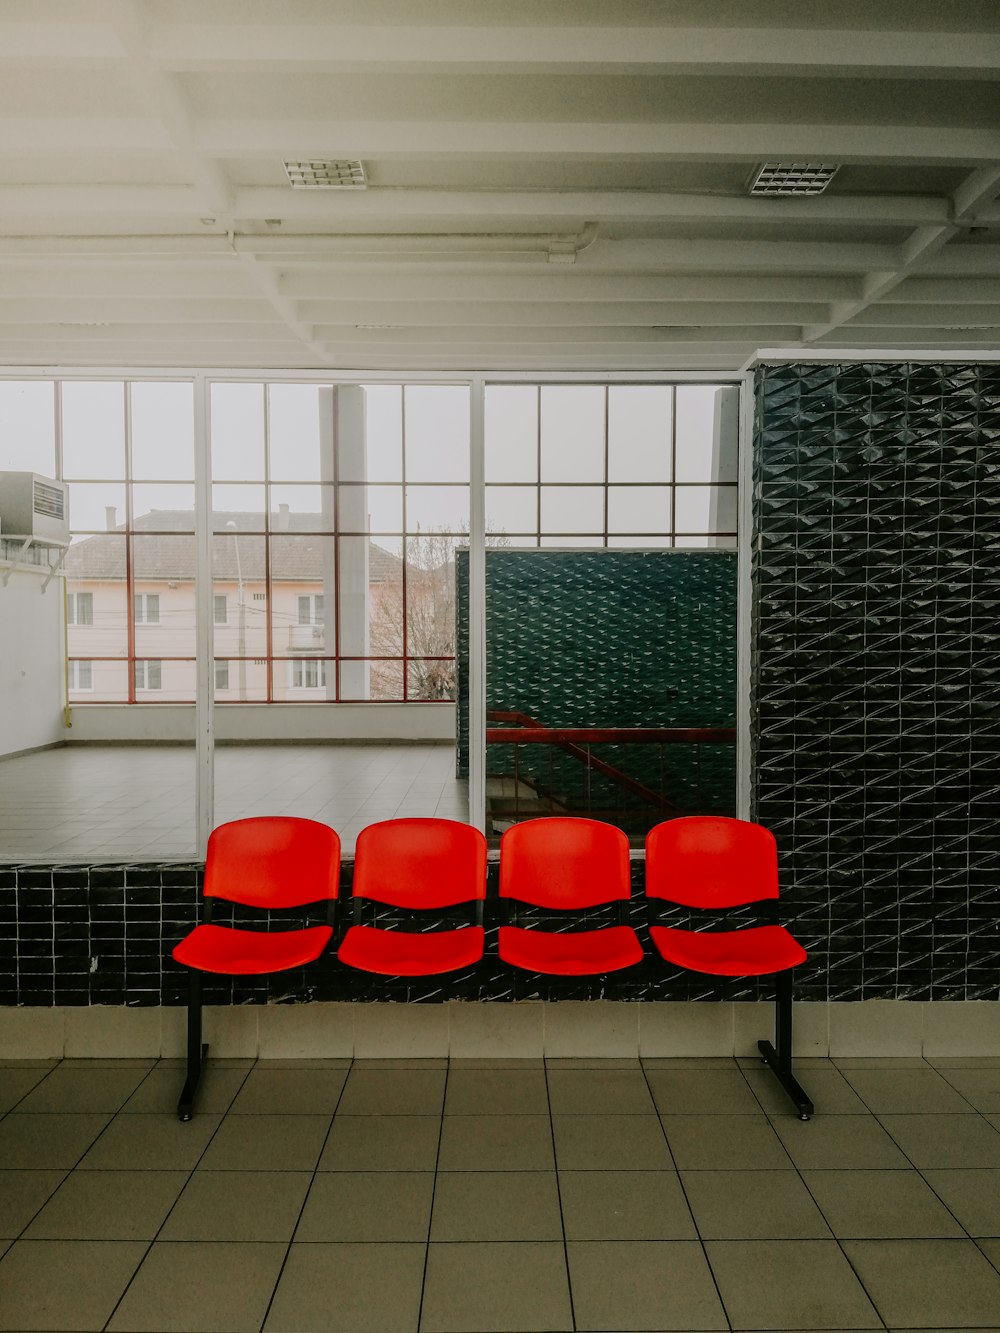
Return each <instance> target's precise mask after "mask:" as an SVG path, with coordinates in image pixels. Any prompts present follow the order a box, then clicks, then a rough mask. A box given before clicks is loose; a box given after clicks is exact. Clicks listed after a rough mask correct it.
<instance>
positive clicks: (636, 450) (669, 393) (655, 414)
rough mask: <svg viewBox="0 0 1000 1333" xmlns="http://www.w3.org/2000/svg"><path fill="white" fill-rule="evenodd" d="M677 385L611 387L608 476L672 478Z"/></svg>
mask: <svg viewBox="0 0 1000 1333" xmlns="http://www.w3.org/2000/svg"><path fill="white" fill-rule="evenodd" d="M672 397H673V389H671V388H669V387H667V386H665V385H661V384H650V385H627V386H626V385H617V386H612V387H611V388H609V389H608V480H609V481H645V482H652V481H661V482H663V481H669V480H670V421H671V407H672V403H671V399H672Z"/></svg>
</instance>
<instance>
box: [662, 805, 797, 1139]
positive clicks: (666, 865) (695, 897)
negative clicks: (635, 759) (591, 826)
mask: <svg viewBox="0 0 1000 1333" xmlns="http://www.w3.org/2000/svg"><path fill="white" fill-rule="evenodd" d="M646 896H647V898H651V899H662V900H665V901H668V902H671V903H676V904H678V905H679V906H682V907H691V908H695V909H699V910H702V911H706V912H707V911H724V910H725V909H727V908H730V907H741V906H744V905H746V904H750V903H768V902H771V903H776V902H777V898H778V848H777V844H776V842H775V840H774V836H773V835H772V834H771V833H770V832H769V830H768V829H766V828H763V827H762V826H761V825H760V824H752V823H750V822H749V821H748V820H743V819H728V818H726V817H724V816H722V815H691V816H687V817H684V818H680V819H670V820H667V822H666V823H664V824H658V825H657V826H656V828H654V829H653V830H652V831H651V832H650V833H649V835H648V836H647V838H646ZM649 935H650V939H651V940H652V941H653V945H654V946H655V948H656V949H657V951H658V952H659V953H660V955H661V957H663V958H664V959H665V960H666V961H667V962H668V963H672V964H673V965H674V966H675V967H684V968H688V969H689V970H691V971H694V972H705V973H709V974H711V975H713V976H722V977H751V976H763V975H769V974H771V973H774V974H775V976H776V979H777V982H776V997H775V1040H774V1043H773V1044H772V1043H771V1042H769V1041H760V1042H758V1043H757V1046H758V1049H759V1050H760V1053H761V1055H762V1056H763V1058H764V1061H765V1063H766V1064H768V1065H769V1066H770V1067H771V1068H772V1069H773V1070H774V1072H775V1073H776V1074H777V1076H778V1079H779V1081H780V1082H781V1085H782V1087H783V1088H784V1089H785V1091H786V1092H787V1093H788V1094H789V1096H790V1097H791V1098H792V1100H793V1101H794V1102H795V1104H796V1107H797V1109H798V1111H799V1116H800V1118H801V1119H803V1120H808V1119H809V1117H810V1116H811V1115H812V1112H813V1106H812V1102H811V1101H810V1100H809V1098H808V1097H807V1096H806V1094H805V1093H804V1092H803V1091H802V1089H801V1088H800V1087H799V1085H798V1083H797V1082H796V1081H795V1079H794V1078H793V1077H792V1073H791V1067H792V986H791V969H792V968H793V967H796V966H798V964H799V963H803V962H805V960H806V958H807V957H808V955H807V954H806V951H805V949H803V947H802V946H801V944H799V942H798V941H797V940H796V939H795V937H794V936H793V935H792V934H791V933H790V932H789V931H787V930H786V929H785V927H784V926H781V925H778V924H777V923H776V922H775V923H773V924H770V925H763V926H747V927H744V928H743V929H740V930H680V929H677V928H676V927H673V926H662V925H651V926H650V928H649Z"/></svg>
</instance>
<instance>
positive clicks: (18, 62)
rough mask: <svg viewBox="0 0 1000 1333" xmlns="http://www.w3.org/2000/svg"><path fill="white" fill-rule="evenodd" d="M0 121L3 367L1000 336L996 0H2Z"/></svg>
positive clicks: (479, 363) (453, 362)
mask: <svg viewBox="0 0 1000 1333" xmlns="http://www.w3.org/2000/svg"><path fill="white" fill-rule="evenodd" d="M0 117H2V130H0V364H9V365H36V366H37V365H55V364H64V365H134V366H139V365H151V366H152V365H157V366H171V365H182V366H196V365H212V366H227V365H230V366H234V367H253V366H273V367H299V368H312V367H319V368H329V367H332V368H340V367H343V368H351V369H353V368H369V369H379V368H386V369H402V368H406V369H413V370H419V369H455V370H465V369H527V370H532V369H546V370H559V369H567V370H616V369H619V370H620V369H634V370H655V369H659V368H661V367H663V368H677V369H684V368H704V369H730V368H736V367H738V366H739V365H740V364H741V363H742V362H743V361H744V360H745V359H746V358H747V357H748V356H749V355H750V354H751V353H752V352H753V351H754V349H755V348H757V347H761V346H777V345H782V346H790V345H798V344H801V345H803V346H806V347H811V348H819V349H823V348H837V347H841V348H843V347H854V348H874V349H877V348H886V349H893V348H912V349H920V348H927V349H945V350H955V351H959V350H962V349H968V350H970V351H975V350H983V349H997V348H998V347H1000V202H998V196H1000V4H998V3H997V0H906V2H905V3H902V2H900V0H839V2H838V3H836V4H832V3H821V4H820V3H812V2H811V0H806V2H804V0H755V3H754V4H753V5H752V6H751V5H748V4H747V3H746V0H419V2H418V0H281V3H278V2H277V0H5V2H4V3H3V4H2V5H0ZM312 157H318V158H359V159H361V160H362V161H363V162H364V164H365V167H366V170H367V173H368V177H369V181H370V186H369V188H368V189H367V190H365V191H355V192H343V191H342V192H334V191H314V192H303V191H293V190H292V189H291V188H290V186H289V185H288V184H287V181H286V178H285V174H284V171H283V168H282V160H283V159H285V158H296V159H302V158H312ZM765 160H766V161H789V160H793V161H803V160H805V161H814V162H815V161H822V162H839V163H842V164H843V165H842V168H841V170H840V172H839V173H838V175H837V176H836V178H835V179H834V181H833V184H832V185H831V186H830V188H829V189H828V191H827V192H826V194H824V195H822V196H820V197H818V198H814V199H787V200H785V199H781V200H779V199H759V198H751V197H749V195H748V194H747V184H748V179H749V176H750V173H751V171H752V169H753V168H754V167H755V166H756V165H758V164H760V163H761V162H763V161H765Z"/></svg>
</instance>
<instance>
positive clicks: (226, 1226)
mask: <svg viewBox="0 0 1000 1333" xmlns="http://www.w3.org/2000/svg"><path fill="white" fill-rule="evenodd" d="M311 1180H312V1176H311V1174H310V1173H309V1172H308V1171H195V1172H194V1174H193V1175H192V1176H191V1178H190V1179H189V1180H188V1182H187V1185H186V1187H185V1189H184V1192H183V1194H181V1196H180V1198H179V1199H178V1200H177V1202H176V1204H175V1205H174V1208H173V1210H172V1212H171V1214H170V1216H169V1217H168V1218H167V1221H166V1224H165V1226H164V1227H163V1230H162V1231H161V1232H160V1236H159V1239H160V1240H187V1241H196V1240H204V1241H289V1240H291V1238H292V1233H293V1232H294V1230H295V1224H296V1223H297V1222H298V1219H299V1213H300V1211H301V1208H302V1202H303V1200H304V1199H305V1197H306V1191H307V1190H308V1188H309V1183H310V1181H311Z"/></svg>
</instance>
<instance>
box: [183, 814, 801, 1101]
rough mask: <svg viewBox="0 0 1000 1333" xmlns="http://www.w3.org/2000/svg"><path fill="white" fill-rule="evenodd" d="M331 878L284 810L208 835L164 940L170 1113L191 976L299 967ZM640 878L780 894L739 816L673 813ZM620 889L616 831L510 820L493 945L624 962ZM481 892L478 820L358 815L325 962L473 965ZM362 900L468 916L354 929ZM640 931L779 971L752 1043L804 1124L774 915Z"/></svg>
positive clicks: (535, 955) (676, 898)
mask: <svg viewBox="0 0 1000 1333" xmlns="http://www.w3.org/2000/svg"><path fill="white" fill-rule="evenodd" d="M339 881H340V839H339V837H338V835H337V833H336V832H335V831H334V830H333V829H332V828H330V827H329V826H328V825H326V824H320V823H317V822H315V821H314V820H309V819H297V818H287V817H273V818H256V819H242V820H236V821H234V822H233V823H229V824H223V825H221V826H220V827H219V828H217V829H215V831H214V832H213V833H212V835H211V838H210V839H209V845H208V857H207V861H206V865H205V881H204V890H203V892H204V905H203V913H202V922H201V924H199V925H197V926H196V927H195V928H194V929H193V930H192V931H191V932H190V933H189V934H188V935H187V936H186V937H185V938H184V939H183V940H182V941H181V942H180V944H178V945H177V946H176V948H175V949H174V950H173V957H174V958H175V959H176V961H177V962H179V963H181V964H183V965H184V966H185V967H187V968H188V969H189V977H190V980H189V985H190V990H189V1003H188V1074H187V1079H186V1082H185V1085H184V1090H183V1092H182V1094H181V1099H180V1103H179V1105H178V1115H179V1116H180V1118H181V1120H189V1119H190V1118H191V1115H192V1113H193V1103H194V1094H195V1090H196V1088H197V1084H198V1080H199V1077H200V1074H201V1069H202V1065H203V1062H204V1059H205V1057H206V1055H207V1051H208V1047H207V1045H205V1044H204V1043H203V1042H202V1021H201V1018H202V1015H201V1007H202V1000H201V978H202V975H203V974H205V973H222V974H225V975H229V976H246V975H264V974H270V973H272V972H281V971H287V970H288V969H290V968H297V967H301V966H303V965H305V964H307V963H310V962H313V961H314V960H315V959H317V958H318V957H319V956H320V955H321V954H322V953H323V952H324V951H325V950H326V949H327V948H328V946H329V945H330V942H331V940H332V939H333V935H334V927H335V924H336V918H335V911H336V903H337V898H338V894H339ZM645 882H646V896H647V898H649V899H660V900H666V901H668V902H671V903H675V904H678V905H680V906H683V907H688V908H695V909H702V910H706V911H718V910H725V909H728V908H732V907H737V906H741V905H744V904H749V903H768V902H770V903H772V905H773V902H774V900H776V899H777V897H778V860H777V848H776V845H775V841H774V838H773V836H772V835H771V834H770V832H768V830H767V829H765V828H762V827H761V826H760V825H759V824H753V823H749V822H748V821H745V820H738V819H728V818H723V817H720V816H691V817H687V818H679V819H672V820H669V821H667V822H666V823H663V824H659V825H657V827H656V828H654V829H653V830H652V831H651V832H650V834H649V835H648V837H647V839H646V865H645ZM630 896H631V877H630V872H629V843H628V839H627V838H626V836H625V834H624V833H623V832H622V831H621V829H618V828H616V827H615V826H614V825H612V824H606V823H603V822H602V821H600V820H594V819H568V818H547V819H533V820H529V821H527V822H526V823H523V824H517V825H515V826H514V827H512V828H510V829H508V830H507V831H506V832H505V833H504V835H503V837H502V839H501V842H500V897H501V899H503V900H505V901H506V902H507V905H508V909H509V912H508V920H507V921H506V922H505V924H503V925H501V926H500V928H499V931H498V938H497V952H498V955H499V957H500V959H501V960H502V961H503V962H505V963H508V964H510V965H511V966H513V967H517V968H521V969H523V970H526V971H528V972H532V973H543V974H548V975H552V976H577V977H578V976H593V975H600V974H604V973H609V972H613V971H619V970H621V969H623V968H627V967H631V966H634V965H635V964H637V963H639V962H641V961H642V959H643V956H644V955H643V948H642V944H641V943H640V940H639V937H638V935H637V934H636V932H635V930H634V929H633V927H632V926H631V925H628V924H627V923H626V922H625V920H624V918H623V916H622V913H623V911H624V907H625V904H626V902H627V901H628V899H629V898H630ZM485 897H486V839H485V838H484V836H483V834H482V833H481V832H480V831H479V830H478V829H476V828H473V827H472V826H471V825H469V824H462V823H458V822H457V821H454V820H448V819H392V820H386V821H383V822H381V823H377V824H372V825H370V826H369V827H368V828H366V829H364V830H362V832H361V834H360V835H359V837H358V840H357V846H356V851H355V859H354V874H353V881H352V899H353V905H354V920H353V924H352V925H351V926H350V927H349V928H348V930H347V931H346V932H345V934H344V937H343V939H342V940H341V942H340V945H339V947H338V949H337V958H338V960H339V961H340V962H342V963H344V964H346V965H347V966H349V967H354V968H358V969H360V970H362V971H365V972H371V973H377V974H381V975H384V976H431V975H438V974H443V973H447V972H453V971H457V970H459V969H462V968H467V967H470V966H473V965H474V964H475V963H477V962H478V961H479V960H480V959H481V958H482V957H483V952H484V947H485V933H484V929H483V902H484V899H485ZM216 899H224V900H228V901H230V902H234V903H239V904H243V905H245V906H250V907H254V908H267V909H290V908H299V907H303V906H306V905H307V904H312V903H316V902H320V901H323V900H325V901H326V903H327V918H328V919H327V924H326V925H316V926H307V927H304V928H300V929H295V930H281V931H272V930H268V931H260V930H247V929H244V928H241V927H236V926H232V925H219V924H217V923H215V922H213V921H212V905H213V902H214V900H216ZM367 902H374V903H381V904H384V905H386V906H388V907H392V908H396V909H401V910H403V911H412V912H419V911H426V910H428V909H429V910H436V911H442V910H445V909H455V908H459V907H461V906H463V905H468V906H471V908H472V912H473V918H474V919H473V920H472V922H471V923H470V924H467V925H462V926H459V927H458V928H455V929H440V928H436V929H431V930H423V929H419V928H417V929H405V928H401V927H399V926H394V927H391V928H386V927H385V926H382V925H369V924H365V923H364V921H363V919H362V913H363V907H364V904H365V903H367ZM519 903H520V904H526V905H529V906H531V907H534V908H541V909H544V910H546V911H554V912H559V913H564V914H567V915H568V914H571V913H574V912H577V913H579V912H585V911H587V910H589V909H593V908H598V907H604V906H606V905H608V904H617V905H618V909H619V921H618V924H617V925H609V926H600V927H598V928H596V929H595V928H589V929H588V928H584V929H575V930H574V929H568V930H566V929H562V930H551V929H547V928H545V927H544V926H542V925H538V924H529V925H524V926H522V925H518V924H517V921H516V905H517V904H519ZM510 909H513V910H510ZM570 924H572V921H570ZM649 935H650V939H651V940H652V942H653V945H654V947H655V948H656V949H657V951H658V953H659V954H660V955H661V957H662V958H663V959H664V960H666V961H667V962H669V963H672V964H674V965H676V966H678V967H683V968H686V969H689V970H693V971H698V972H704V973H709V974H712V975H715V976H726V977H745V976H758V975H764V974H771V973H774V974H776V975H777V977H778V986H777V1019H776V1025H775V1031H776V1040H775V1044H774V1045H772V1044H771V1043H770V1042H760V1043H758V1045H759V1048H760V1051H761V1054H762V1057H763V1058H764V1060H765V1062H766V1063H768V1064H770V1065H771V1067H772V1068H773V1069H774V1070H775V1073H776V1074H777V1075H778V1077H779V1079H780V1080H781V1082H782V1085H783V1086H784V1087H785V1088H786V1091H788V1092H789V1095H790V1096H792V1098H793V1100H794V1101H795V1102H796V1106H797V1109H798V1110H799V1114H800V1116H801V1117H802V1118H803V1119H808V1118H809V1116H810V1115H811V1114H812V1104H811V1103H810V1102H809V1099H808V1098H807V1097H806V1096H805V1094H804V1093H803V1092H802V1090H801V1088H799V1086H798V1084H797V1083H795V1081H794V1079H792V1077H791V983H790V969H791V968H793V967H795V966H796V965H797V964H798V963H801V962H803V961H804V960H805V958H806V952H805V950H804V949H803V948H802V947H801V945H799V944H798V942H797V941H796V940H795V939H794V938H793V937H792V935H791V934H790V933H789V932H788V931H787V930H786V929H785V928H784V927H783V926H781V925H779V924H777V923H776V922H775V923H773V924H769V925H763V926H751V927H745V928H743V929H739V930H728V929H726V930H687V929H685V930H681V929H677V928H675V927H670V926H664V925H651V926H650V928H649Z"/></svg>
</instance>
